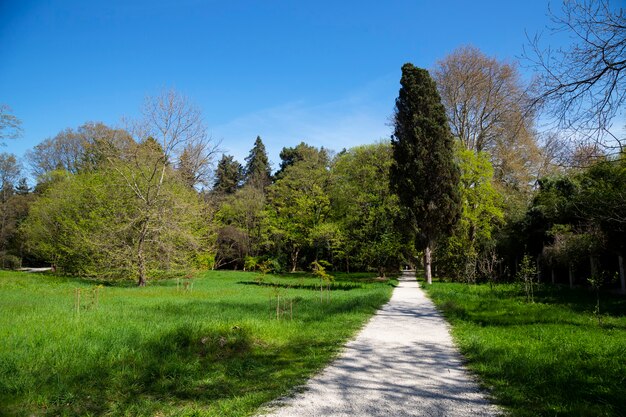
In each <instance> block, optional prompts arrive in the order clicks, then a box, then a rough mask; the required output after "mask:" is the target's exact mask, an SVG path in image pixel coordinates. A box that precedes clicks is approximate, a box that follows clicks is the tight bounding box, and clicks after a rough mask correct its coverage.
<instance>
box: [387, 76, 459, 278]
mask: <svg viewBox="0 0 626 417" xmlns="http://www.w3.org/2000/svg"><path fill="white" fill-rule="evenodd" d="M400 85H401V87H400V92H399V94H398V98H397V99H396V111H395V121H394V122H395V123H394V126H395V130H394V134H393V136H392V139H391V144H392V146H393V157H394V162H393V164H392V166H391V172H390V174H391V177H390V181H391V187H392V189H393V190H394V192H395V193H396V194H397V195H398V197H399V199H400V202H401V204H402V205H403V206H404V207H405V209H406V213H407V218H408V220H409V221H410V223H411V226H412V228H413V230H414V232H415V233H416V244H417V245H418V249H420V250H423V251H424V268H425V273H426V279H427V282H428V283H429V284H430V283H432V275H431V270H430V265H431V251H432V247H433V244H434V243H435V241H436V240H437V238H439V237H440V236H442V235H445V234H448V233H451V231H452V227H453V226H454V224H455V223H456V221H457V220H458V217H459V214H460V207H461V204H460V203H461V197H460V193H459V189H458V182H459V169H458V167H457V165H456V163H455V161H454V149H453V148H454V139H453V137H452V134H451V132H450V127H449V125H448V120H447V118H446V113H445V109H444V107H443V105H442V104H441V98H440V96H439V93H438V92H437V88H436V86H435V82H434V81H433V80H432V78H431V77H430V75H429V74H428V71H426V70H424V69H421V68H416V67H415V66H413V65H412V64H404V65H403V66H402V79H401V80H400Z"/></svg>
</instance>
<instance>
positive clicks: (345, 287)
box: [237, 281, 364, 291]
mask: <svg viewBox="0 0 626 417" xmlns="http://www.w3.org/2000/svg"><path fill="white" fill-rule="evenodd" d="M237 284H241V285H256V286H258V287H267V288H287V289H294V290H313V291H319V290H320V284H319V283H283V282H256V281H239V282H237ZM363 288H364V287H363V285H361V284H355V283H350V282H332V283H331V284H330V289H331V291H351V290H358V289H363ZM324 289H326V285H324Z"/></svg>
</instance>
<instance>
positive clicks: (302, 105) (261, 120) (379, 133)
mask: <svg viewBox="0 0 626 417" xmlns="http://www.w3.org/2000/svg"><path fill="white" fill-rule="evenodd" d="M394 76H395V74H393V75H392V74H390V75H387V76H385V77H382V78H379V79H377V80H374V81H372V82H370V83H368V84H366V85H364V86H362V87H361V88H359V89H357V90H355V91H352V92H350V93H349V94H348V95H346V96H344V97H340V98H338V99H337V100H334V101H331V102H327V103H321V104H314V105H311V104H309V103H307V102H305V101H297V102H291V103H286V104H283V105H280V106H276V107H272V108H266V109H260V110H258V111H255V112H252V113H249V114H246V115H243V116H241V117H238V118H236V119H233V120H231V121H230V122H228V123H226V124H223V125H220V126H215V127H214V128H212V129H211V130H212V133H213V136H214V137H217V138H221V139H222V140H223V142H222V147H223V148H224V149H225V150H226V152H227V153H229V154H232V155H233V156H235V158H236V159H238V160H239V161H241V162H243V159H244V158H245V157H246V156H247V154H248V152H249V150H250V148H251V147H252V144H253V143H254V139H255V138H256V136H257V135H260V136H261V138H262V139H263V142H264V143H265V146H266V148H267V151H268V154H269V157H270V159H271V160H272V161H273V162H274V164H275V165H277V163H278V159H279V158H278V154H279V153H280V150H281V149H282V148H283V147H285V146H295V145H297V144H298V143H300V142H301V141H305V142H306V143H308V144H310V145H314V146H318V147H320V146H323V147H325V148H328V149H332V150H335V151H340V150H341V149H343V148H350V147H353V146H357V145H362V144H365V143H373V142H375V141H377V140H379V139H381V138H386V137H389V135H390V133H391V128H390V127H389V124H388V119H389V116H390V115H391V113H392V111H393V103H394V96H395V94H396V91H395V90H396V89H397V87H396V86H395V83H397V80H396V79H395V77H394Z"/></svg>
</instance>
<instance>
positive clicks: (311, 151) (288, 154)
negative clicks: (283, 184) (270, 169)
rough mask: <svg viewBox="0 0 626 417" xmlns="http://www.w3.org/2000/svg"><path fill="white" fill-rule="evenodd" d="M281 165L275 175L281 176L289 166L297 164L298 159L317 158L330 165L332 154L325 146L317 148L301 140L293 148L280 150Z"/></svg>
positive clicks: (321, 162)
mask: <svg viewBox="0 0 626 417" xmlns="http://www.w3.org/2000/svg"><path fill="white" fill-rule="evenodd" d="M279 156H280V166H279V168H278V171H276V174H275V177H276V178H280V176H281V175H282V173H283V172H284V171H285V170H286V169H287V167H289V166H291V165H293V164H295V163H296V162H298V161H303V160H317V161H318V163H319V164H321V165H328V164H329V163H330V155H329V154H328V151H327V150H326V149H324V148H323V147H322V148H321V149H317V148H316V147H314V146H311V145H307V144H306V143H304V142H300V143H299V144H298V145H297V146H295V147H293V148H287V147H285V148H283V149H282V150H281V151H280V155H279Z"/></svg>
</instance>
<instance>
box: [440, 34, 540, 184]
mask: <svg viewBox="0 0 626 417" xmlns="http://www.w3.org/2000/svg"><path fill="white" fill-rule="evenodd" d="M434 78H435V81H436V82H437V88H438V90H439V94H440V95H441V100H442V102H443V104H444V106H445V107H446V112H447V115H448V119H449V121H450V127H451V130H452V133H453V135H454V136H455V137H457V138H458V139H459V140H460V141H461V142H462V143H463V145H464V146H465V148H467V149H469V150H474V151H477V152H480V151H489V152H490V154H491V159H492V163H493V165H494V171H495V176H496V178H497V179H499V180H500V181H501V182H503V183H508V184H511V183H515V185H523V184H528V183H529V182H532V179H533V177H534V175H533V171H534V170H536V164H537V159H538V148H537V143H536V139H535V133H534V129H533V116H534V115H533V114H532V112H529V111H528V107H529V106H528V104H529V102H530V98H529V94H528V90H529V87H528V86H526V85H525V84H524V83H523V82H522V80H521V77H520V74H519V71H518V69H517V66H516V65H515V64H513V63H508V62H501V61H498V60H496V59H495V58H491V57H488V56H486V55H485V54H484V53H483V52H481V51H480V50H479V49H477V48H475V47H473V46H464V47H461V48H458V49H456V50H455V51H453V52H452V53H451V54H450V55H448V56H447V57H445V58H444V59H443V60H441V61H439V62H438V63H437V65H436V67H435V69H434Z"/></svg>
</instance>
